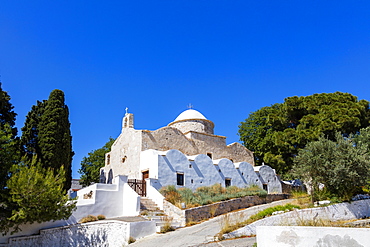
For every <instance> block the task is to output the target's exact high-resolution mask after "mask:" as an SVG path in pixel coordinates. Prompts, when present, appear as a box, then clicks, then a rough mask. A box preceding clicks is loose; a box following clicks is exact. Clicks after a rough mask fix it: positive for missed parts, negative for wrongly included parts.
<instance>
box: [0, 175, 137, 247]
mask: <svg viewBox="0 0 370 247" xmlns="http://www.w3.org/2000/svg"><path fill="white" fill-rule="evenodd" d="M91 191H92V193H91V195H92V197H91V199H83V198H84V194H88V193H90V192H91ZM76 205H77V209H76V210H75V211H74V212H73V214H72V215H71V217H70V218H69V219H68V220H58V221H49V222H43V223H35V224H25V225H22V226H20V228H21V229H22V231H21V232H18V233H16V234H14V235H12V236H13V237H15V236H21V235H31V234H36V233H38V232H39V230H40V229H43V228H52V227H59V226H66V225H70V224H75V223H77V222H78V221H79V220H80V219H81V218H83V217H85V216H87V215H89V214H91V215H95V216H96V215H99V214H102V215H105V216H106V217H107V218H113V217H119V216H137V215H139V212H140V197H139V196H138V194H136V192H135V191H134V190H132V189H131V187H130V186H129V185H128V184H127V176H117V177H115V178H114V179H113V184H93V185H91V186H88V187H86V188H84V189H82V190H79V191H78V200H77V204H76ZM9 237H11V235H10V234H7V235H5V236H0V243H6V242H7V241H8V238H9Z"/></svg>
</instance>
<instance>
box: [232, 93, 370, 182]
mask: <svg viewBox="0 0 370 247" xmlns="http://www.w3.org/2000/svg"><path fill="white" fill-rule="evenodd" d="M369 119H370V110H369V102H368V101H366V100H358V99H357V97H356V96H353V95H351V94H349V93H341V92H336V93H322V94H314V95H311V96H306V97H297V96H295V97H289V98H286V99H285V101H284V103H281V104H275V105H273V106H270V107H263V108H261V109H260V110H257V111H256V112H253V113H251V114H250V115H249V117H248V118H247V119H246V120H245V121H244V122H242V123H241V125H240V126H239V135H240V140H241V141H243V144H244V145H245V147H247V148H248V149H250V150H251V151H253V152H254V154H255V158H256V163H257V164H261V163H262V162H265V163H266V164H268V165H270V166H272V167H273V168H275V169H276V170H277V172H278V173H279V174H281V175H286V174H287V173H288V171H289V170H290V169H291V168H292V167H293V159H294V157H295V156H296V155H297V154H298V151H299V150H301V149H302V148H304V147H305V146H306V144H307V143H309V142H311V141H315V140H318V138H319V137H320V136H321V135H324V136H326V137H328V138H329V139H330V140H334V139H335V133H336V132H340V133H342V134H343V135H345V136H348V135H349V134H351V133H356V132H358V131H359V130H360V129H361V128H364V127H367V126H369V125H370V123H369Z"/></svg>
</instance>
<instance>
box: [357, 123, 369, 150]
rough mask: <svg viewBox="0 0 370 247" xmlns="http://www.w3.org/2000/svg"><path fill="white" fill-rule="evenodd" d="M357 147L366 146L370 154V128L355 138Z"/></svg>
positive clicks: (363, 130)
mask: <svg viewBox="0 0 370 247" xmlns="http://www.w3.org/2000/svg"><path fill="white" fill-rule="evenodd" d="M353 140H354V142H355V144H356V146H365V147H366V148H367V151H368V153H370V126H369V127H367V128H363V129H361V130H360V131H359V133H357V134H356V135H355V136H354V138H353Z"/></svg>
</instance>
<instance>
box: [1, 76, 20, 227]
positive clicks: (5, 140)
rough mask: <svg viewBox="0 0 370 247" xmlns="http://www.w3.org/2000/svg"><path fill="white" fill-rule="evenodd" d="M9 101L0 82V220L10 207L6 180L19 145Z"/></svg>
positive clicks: (14, 115) (4, 216)
mask: <svg viewBox="0 0 370 247" xmlns="http://www.w3.org/2000/svg"><path fill="white" fill-rule="evenodd" d="M13 109H14V107H13V106H12V104H11V103H10V96H9V95H8V93H7V92H5V91H3V90H2V88H1V83H0V221H2V220H3V219H6V218H7V217H9V216H10V215H11V213H12V210H11V208H9V207H8V205H7V204H6V202H7V200H8V198H9V189H8V188H7V186H6V182H7V181H8V180H9V178H10V175H11V172H10V169H11V167H12V165H13V164H16V163H17V162H18V160H19V151H18V150H19V145H18V139H17V138H16V134H17V128H16V127H15V119H16V115H17V114H16V113H15V112H14V111H13Z"/></svg>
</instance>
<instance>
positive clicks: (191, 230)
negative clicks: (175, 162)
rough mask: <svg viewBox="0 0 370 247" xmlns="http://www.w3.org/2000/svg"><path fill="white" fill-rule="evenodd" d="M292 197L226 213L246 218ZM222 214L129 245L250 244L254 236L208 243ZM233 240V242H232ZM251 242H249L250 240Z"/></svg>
mask: <svg viewBox="0 0 370 247" xmlns="http://www.w3.org/2000/svg"><path fill="white" fill-rule="evenodd" d="M292 201H293V199H287V200H281V201H276V202H272V203H268V204H262V205H258V206H254V207H250V208H247V209H244V210H239V211H236V212H231V213H228V215H229V218H230V219H231V221H236V220H241V219H244V220H245V219H247V218H249V217H250V216H251V215H253V214H256V213H257V212H259V211H261V210H263V209H265V208H269V207H272V206H276V205H284V204H287V203H291V202H292ZM222 218H223V216H222V215H220V216H217V217H215V218H212V219H210V220H208V221H205V222H202V223H200V224H197V225H194V226H190V227H183V228H179V229H177V230H176V231H173V232H168V233H165V234H154V235H151V236H148V237H145V238H142V239H139V240H137V241H136V242H135V243H133V244H130V245H129V246H130V247H184V246H207V247H213V246H225V247H228V246H245V247H247V246H251V245H253V243H254V242H255V238H254V239H253V238H241V239H234V240H225V241H221V242H214V243H209V242H211V241H213V240H214V236H215V235H216V234H217V233H219V232H220V230H221V222H222ZM233 241H235V242H233ZM252 241H253V243H250V242H252Z"/></svg>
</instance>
